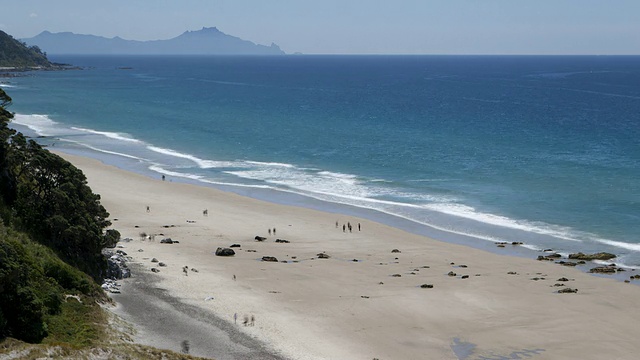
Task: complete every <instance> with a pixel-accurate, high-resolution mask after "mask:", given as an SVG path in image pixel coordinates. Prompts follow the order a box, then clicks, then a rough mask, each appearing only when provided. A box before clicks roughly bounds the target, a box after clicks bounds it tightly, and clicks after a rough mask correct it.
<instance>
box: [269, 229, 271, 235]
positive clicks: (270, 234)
mask: <svg viewBox="0 0 640 360" xmlns="http://www.w3.org/2000/svg"><path fill="white" fill-rule="evenodd" d="M269 236H271V228H269Z"/></svg>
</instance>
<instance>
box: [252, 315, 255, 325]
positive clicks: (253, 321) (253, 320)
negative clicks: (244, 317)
mask: <svg viewBox="0 0 640 360" xmlns="http://www.w3.org/2000/svg"><path fill="white" fill-rule="evenodd" d="M255 324H256V317H255V316H253V314H251V326H254V325H255Z"/></svg>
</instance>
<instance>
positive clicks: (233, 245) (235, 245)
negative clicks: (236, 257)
mask: <svg viewBox="0 0 640 360" xmlns="http://www.w3.org/2000/svg"><path fill="white" fill-rule="evenodd" d="M229 247H231V248H239V247H240V244H232V245H231V246H229Z"/></svg>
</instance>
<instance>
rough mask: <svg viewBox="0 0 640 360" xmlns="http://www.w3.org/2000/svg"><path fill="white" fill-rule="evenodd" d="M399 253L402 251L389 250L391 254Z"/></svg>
mask: <svg viewBox="0 0 640 360" xmlns="http://www.w3.org/2000/svg"><path fill="white" fill-rule="evenodd" d="M400 252H402V251H400V250H398V249H393V250H391V253H400Z"/></svg>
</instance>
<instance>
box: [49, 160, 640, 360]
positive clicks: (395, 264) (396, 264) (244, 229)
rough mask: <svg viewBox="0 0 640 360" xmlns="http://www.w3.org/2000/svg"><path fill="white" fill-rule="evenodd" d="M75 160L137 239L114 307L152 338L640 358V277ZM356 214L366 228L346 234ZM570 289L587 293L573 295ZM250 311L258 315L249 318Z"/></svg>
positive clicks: (371, 352) (234, 352) (294, 352)
mask: <svg viewBox="0 0 640 360" xmlns="http://www.w3.org/2000/svg"><path fill="white" fill-rule="evenodd" d="M60 155H61V156H63V157H64V158H66V159H67V160H69V161H70V162H72V163H73V164H74V165H76V166H77V167H78V168H80V169H82V171H83V172H84V173H85V175H86V176H87V178H88V183H89V185H90V186H91V188H92V189H93V191H94V192H95V193H98V194H100V195H101V202H102V204H103V205H104V206H105V208H106V209H107V210H108V211H109V213H110V214H111V216H110V219H111V221H112V222H113V225H112V227H113V228H115V229H117V230H119V231H120V233H121V234H122V237H123V238H131V239H133V240H132V241H129V242H121V243H120V245H121V246H122V250H124V251H125V252H126V253H127V254H128V255H129V256H131V257H132V264H133V265H132V269H133V277H132V278H131V279H126V280H123V281H122V284H123V290H122V291H123V293H122V294H119V295H114V299H115V300H116V302H118V304H119V305H118V306H117V307H116V308H114V309H113V311H114V312H115V313H116V314H119V315H120V316H122V317H123V318H124V319H126V320H128V321H130V322H132V323H133V324H134V325H135V326H136V327H137V328H138V329H139V332H138V335H137V337H136V340H137V341H138V342H140V343H143V344H149V345H153V346H157V347H163V348H168V349H172V350H176V351H180V346H181V345H180V341H181V339H184V340H188V341H189V344H190V353H191V354H193V355H198V356H206V357H215V358H218V359H223V358H231V359H241V358H255V359H258V358H274V359H276V358H285V359H369V360H370V359H374V358H377V359H380V360H383V359H385V360H389V359H459V360H462V359H469V360H471V359H601V358H607V359H636V358H637V356H638V355H637V354H638V353H640V342H638V341H637V339H636V332H637V331H638V330H640V325H639V324H640V313H639V312H638V311H636V308H637V307H638V305H639V304H640V287H639V286H635V285H633V284H627V283H624V282H621V281H618V280H614V279H607V278H602V277H596V276H592V275H589V274H586V273H583V272H581V271H580V270H577V269H575V268H569V267H563V266H560V265H557V264H554V263H553V262H540V261H536V260H534V259H526V258H519V257H513V256H504V255H500V254H494V253H489V252H485V251H482V250H477V249H472V248H468V247H463V246H459V245H455V244H448V243H444V242H440V241H437V240H433V239H429V238H425V237H422V236H417V235H413V234H410V233H407V232H405V231H402V230H399V229H395V228H392V227H388V226H385V225H381V224H377V223H374V222H371V221H368V220H365V219H358V218H352V217H346V216H343V215H338V214H332V213H324V212H319V211H314V210H308V209H304V208H299V207H290V206H283V205H276V204H271V203H267V202H262V201H258V200H254V199H251V198H246V197H241V196H237V195H235V194H230V193H225V192H221V191H217V190H215V189H211V188H206V187H198V186H193V185H188V184H181V183H177V182H172V181H171V179H170V178H167V179H166V181H162V180H161V179H159V178H158V179H151V178H148V177H145V176H142V175H138V174H134V173H130V172H125V171H122V170H119V169H116V168H114V167H111V166H107V165H104V164H102V163H100V162H99V161H97V160H93V159H89V158H83V157H77V156H71V155H66V154H60ZM147 209H148V210H147ZM205 209H206V210H207V214H206V215H205V214H203V211H204V210H205ZM336 221H337V222H338V226H337V227H336ZM347 223H350V224H351V225H352V231H349V230H348V229H345V231H343V228H342V226H343V225H344V224H347ZM358 224H360V226H361V229H360V231H359V230H358ZM274 228H275V229H276V230H275V234H274V231H273V229H274ZM269 229H271V233H269V231H268V230H269ZM141 233H145V234H147V235H155V237H154V239H150V238H148V237H147V238H145V237H142V236H140V234H141ZM256 236H262V237H265V238H266V239H265V240H264V241H256V240H255V239H254V238H255V237H256ZM164 238H171V239H172V240H177V241H178V242H179V243H174V244H164V243H161V240H162V239H164ZM276 239H285V240H288V241H289V242H288V243H286V242H285V243H280V242H278V243H277V242H275V240H276ZM232 244H239V245H240V247H234V248H233V250H235V255H234V256H230V257H221V256H216V255H215V251H216V249H217V248H218V247H229V246H230V245H232ZM394 249H397V250H398V251H397V252H393V250H394ZM321 253H323V254H326V255H328V258H319V255H318V254H321ZM263 256H271V257H275V258H276V259H277V260H278V261H277V262H268V261H262V258H263ZM154 258H155V259H157V260H158V261H159V262H152V259H154ZM160 262H162V263H163V265H165V266H160V264H159V263H160ZM185 266H187V267H188V270H187V271H186V272H185V271H184V270H185V269H184V267H185ZM152 268H155V269H157V270H159V272H157V273H154V272H152ZM194 270H197V271H194ZM450 272H452V273H451V275H449V274H450ZM454 273H455V274H454ZM633 274H634V273H632V272H629V275H633ZM561 278H566V279H568V281H560V280H559V279H561ZM556 284H564V285H562V286H556ZM421 285H432V287H426V286H425V288H423V287H421ZM567 287H568V288H572V289H578V292H577V293H567V294H560V293H558V290H559V289H563V288H567ZM119 298H120V300H119ZM147 304H149V306H147ZM234 314H237V323H235V322H234ZM245 316H247V317H248V318H249V319H251V317H254V319H255V324H254V326H244V325H243V324H242V322H243V321H244V317H245ZM178 322H180V324H179V325H178ZM249 322H250V320H249ZM216 341H222V343H216ZM212 344H218V345H212ZM225 354H226V355H225Z"/></svg>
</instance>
